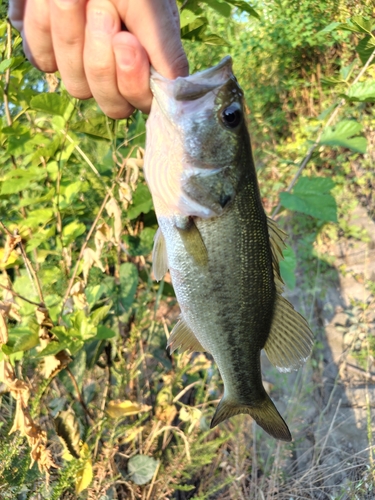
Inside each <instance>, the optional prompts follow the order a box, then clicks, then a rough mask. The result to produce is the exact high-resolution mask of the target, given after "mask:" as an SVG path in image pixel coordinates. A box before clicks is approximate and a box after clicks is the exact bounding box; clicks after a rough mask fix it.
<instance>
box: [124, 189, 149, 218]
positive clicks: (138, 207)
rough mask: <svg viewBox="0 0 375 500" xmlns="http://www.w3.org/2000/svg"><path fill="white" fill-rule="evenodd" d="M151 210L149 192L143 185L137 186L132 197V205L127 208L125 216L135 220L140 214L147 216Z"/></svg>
mask: <svg viewBox="0 0 375 500" xmlns="http://www.w3.org/2000/svg"><path fill="white" fill-rule="evenodd" d="M151 209H152V198H151V194H150V191H149V190H148V188H147V186H146V185H145V184H138V186H137V189H136V190H135V192H134V195H133V203H132V205H131V206H130V207H129V208H128V211H127V216H128V218H129V219H131V220H132V219H135V218H136V217H138V215H140V214H141V213H144V214H147V213H148V212H149V211H150V210H151Z"/></svg>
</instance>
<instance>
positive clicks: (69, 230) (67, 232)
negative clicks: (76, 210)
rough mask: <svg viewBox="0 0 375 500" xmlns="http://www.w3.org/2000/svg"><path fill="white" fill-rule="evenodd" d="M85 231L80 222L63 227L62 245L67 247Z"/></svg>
mask: <svg viewBox="0 0 375 500" xmlns="http://www.w3.org/2000/svg"><path fill="white" fill-rule="evenodd" d="M85 231H86V226H85V225H84V224H83V223H82V222H78V221H76V220H75V221H73V222H71V223H70V224H67V225H66V226H64V227H63V230H62V238H63V245H64V246H68V245H70V243H72V242H73V241H75V240H76V239H77V238H78V236H81V234H83V233H84V232H85Z"/></svg>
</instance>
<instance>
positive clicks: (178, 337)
mask: <svg viewBox="0 0 375 500" xmlns="http://www.w3.org/2000/svg"><path fill="white" fill-rule="evenodd" d="M167 347H169V348H170V350H171V354H172V352H174V351H175V350H176V349H180V351H182V352H184V351H192V352H194V351H197V352H205V351H206V349H204V348H203V347H202V346H201V344H200V342H199V340H198V339H197V337H196V336H195V335H194V333H193V331H192V330H191V328H189V326H188V325H187V324H186V322H185V320H184V319H183V318H182V317H180V320H179V322H178V323H177V324H176V326H175V327H174V328H173V330H172V333H171V335H170V337H169V339H168V343H167Z"/></svg>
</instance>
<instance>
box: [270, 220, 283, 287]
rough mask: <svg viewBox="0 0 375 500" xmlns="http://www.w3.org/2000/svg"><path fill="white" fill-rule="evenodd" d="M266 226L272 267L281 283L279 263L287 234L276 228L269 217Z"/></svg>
mask: <svg viewBox="0 0 375 500" xmlns="http://www.w3.org/2000/svg"><path fill="white" fill-rule="evenodd" d="M267 225H268V235H269V238H270V244H271V251H272V265H273V269H274V273H276V274H277V276H275V277H277V278H278V280H279V281H281V283H282V279H281V276H280V267H279V262H280V260H281V259H283V258H284V257H283V250H284V248H286V245H285V240H286V237H287V234H286V233H285V232H284V231H283V230H282V229H280V228H279V227H278V225H277V224H276V222H275V221H274V220H272V219H270V218H269V217H267Z"/></svg>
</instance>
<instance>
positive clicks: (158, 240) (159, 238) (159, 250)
mask: <svg viewBox="0 0 375 500" xmlns="http://www.w3.org/2000/svg"><path fill="white" fill-rule="evenodd" d="M152 271H153V273H154V276H155V279H156V281H160V280H161V279H163V276H164V275H165V273H166V272H167V271H168V257H167V246H166V244H165V239H164V236H163V233H162V232H161V229H160V227H158V230H157V231H156V234H155V237H154V248H153V249H152Z"/></svg>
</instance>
